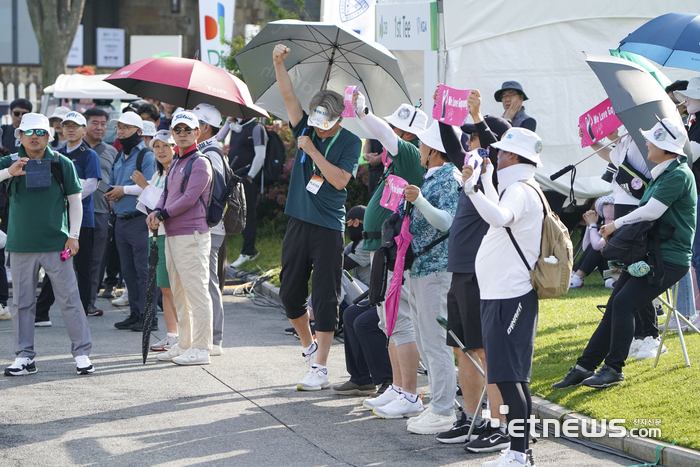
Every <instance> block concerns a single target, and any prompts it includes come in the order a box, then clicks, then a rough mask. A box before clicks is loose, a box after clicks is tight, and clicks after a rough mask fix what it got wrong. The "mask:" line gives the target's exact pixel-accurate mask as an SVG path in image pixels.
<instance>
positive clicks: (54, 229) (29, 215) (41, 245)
mask: <svg viewBox="0 0 700 467" xmlns="http://www.w3.org/2000/svg"><path fill="white" fill-rule="evenodd" d="M17 157H27V154H26V152H25V151H24V147H23V146H20V147H19V152H18V153H17V154H16V155H14V156H5V157H3V158H2V159H0V170H2V169H6V168H8V167H10V166H11V165H12V164H13V163H14V162H15V160H16V158H17ZM58 157H59V160H60V161H61V169H62V170H63V187H64V188H65V190H66V195H72V194H75V193H80V192H81V191H83V187H82V186H81V185H80V181H79V180H78V175H77V174H76V172H75V166H73V162H71V160H70V159H68V158H67V157H66V156H64V155H62V154H59V156H58ZM53 158H54V153H53V152H52V151H51V149H49V148H48V147H47V148H46V151H45V152H44V157H43V158H42V160H46V161H47V162H50V161H52V160H53ZM26 178H27V177H26V176H25V175H20V176H18V177H11V178H10V179H9V180H7V183H8V184H11V185H12V196H10V218H9V222H8V226H7V227H8V228H7V246H6V247H5V249H6V250H7V251H9V252H15V253H42V252H48V251H62V250H64V249H65V244H66V240H67V239H68V210H67V207H66V200H65V198H64V197H63V192H62V191H61V187H60V186H59V185H58V182H57V181H56V179H55V178H54V176H53V174H51V186H49V187H48V188H47V189H46V190H45V191H41V192H28V191H27V185H26ZM17 180H19V183H17Z"/></svg>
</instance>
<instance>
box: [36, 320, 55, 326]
mask: <svg viewBox="0 0 700 467" xmlns="http://www.w3.org/2000/svg"><path fill="white" fill-rule="evenodd" d="M52 324H53V323H52V322H51V321H37V322H36V323H34V327H35V328H48V327H51V325H52Z"/></svg>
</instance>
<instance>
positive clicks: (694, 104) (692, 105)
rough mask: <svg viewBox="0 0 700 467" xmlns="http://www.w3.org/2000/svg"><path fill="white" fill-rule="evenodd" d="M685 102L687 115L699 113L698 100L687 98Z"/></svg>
mask: <svg viewBox="0 0 700 467" xmlns="http://www.w3.org/2000/svg"><path fill="white" fill-rule="evenodd" d="M686 100H687V101H688V104H686V107H687V108H688V113H689V114H690V115H693V114H696V113H698V112H700V99H691V98H690V97H688V98H687V99H686Z"/></svg>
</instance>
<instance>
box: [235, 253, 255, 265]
mask: <svg viewBox="0 0 700 467" xmlns="http://www.w3.org/2000/svg"><path fill="white" fill-rule="evenodd" d="M258 256H260V253H255V254H254V255H244V254H240V255H238V259H237V260H236V261H234V262H233V263H231V266H230V267H232V268H237V267H239V266H240V265H241V264H243V263H245V262H246V261H253V260H254V259H257V258H258Z"/></svg>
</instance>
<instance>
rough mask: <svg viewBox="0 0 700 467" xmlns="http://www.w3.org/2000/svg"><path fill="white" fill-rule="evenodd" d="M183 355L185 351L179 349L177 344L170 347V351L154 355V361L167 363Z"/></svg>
mask: <svg viewBox="0 0 700 467" xmlns="http://www.w3.org/2000/svg"><path fill="white" fill-rule="evenodd" d="M184 353H185V349H183V348H182V347H180V346H179V345H178V344H173V345H172V347H170V350H168V351H167V352H163V353H159V354H158V355H156V360H160V361H161V362H169V361H171V360H172V359H173V358H175V357H179V356H180V355H182V354H184Z"/></svg>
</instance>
